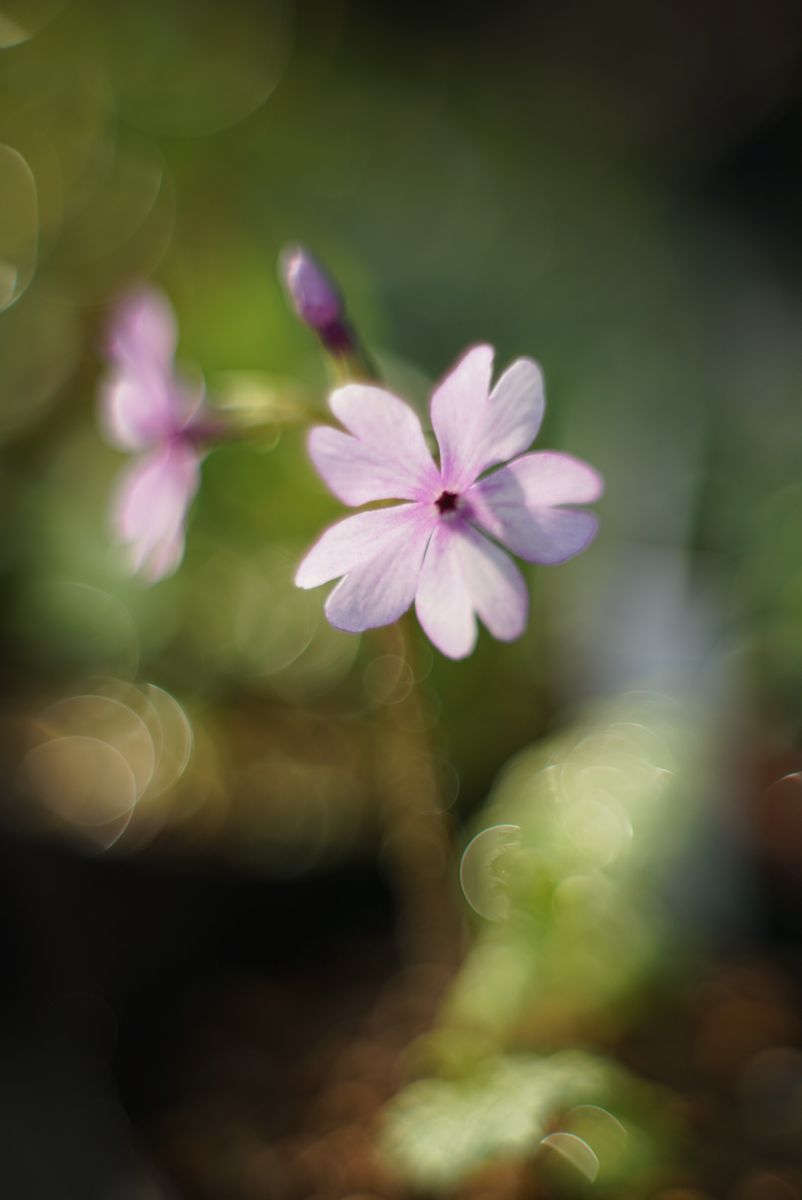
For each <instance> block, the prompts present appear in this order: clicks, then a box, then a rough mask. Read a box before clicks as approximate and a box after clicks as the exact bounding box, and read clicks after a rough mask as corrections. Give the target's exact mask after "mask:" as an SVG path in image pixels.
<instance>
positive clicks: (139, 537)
mask: <svg viewBox="0 0 802 1200" xmlns="http://www.w3.org/2000/svg"><path fill="white" fill-rule="evenodd" d="M199 482H200V455H199V454H198V452H197V451H196V450H195V449H194V448H193V447H192V446H190V445H188V444H186V443H182V442H174V443H170V444H168V445H165V446H161V447H159V449H157V450H155V451H153V452H152V453H150V454H147V455H144V456H142V457H141V458H139V459H137V460H136V461H135V462H134V463H133V464H132V465H131V467H129V469H128V470H127V471H125V472H124V473H123V475H122V477H121V479H120V482H119V484H118V488H117V494H116V498H115V503H114V507H113V512H112V519H113V522H114V527H115V532H116V534H117V537H118V538H119V540H120V541H121V542H123V543H125V544H126V545H127V547H128V551H129V561H130V566H131V570H132V571H134V572H142V574H143V575H145V576H146V577H147V578H148V579H149V580H150V581H151V582H155V581H156V580H157V579H161V578H163V577H164V576H165V575H167V574H169V573H170V571H172V570H175V568H176V567H177V566H178V563H179V562H180V560H181V557H182V554H183V547H184V524H185V521H186V514H187V509H188V508H189V505H190V503H191V502H192V499H193V497H194V495H195V493H196V491H197V490H198V484H199Z"/></svg>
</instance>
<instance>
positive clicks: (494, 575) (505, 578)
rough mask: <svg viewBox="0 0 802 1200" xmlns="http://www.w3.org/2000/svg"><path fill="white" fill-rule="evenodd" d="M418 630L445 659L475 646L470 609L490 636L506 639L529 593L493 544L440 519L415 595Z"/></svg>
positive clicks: (521, 623) (519, 624)
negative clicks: (446, 656)
mask: <svg viewBox="0 0 802 1200" xmlns="http://www.w3.org/2000/svg"><path fill="white" fill-rule="evenodd" d="M415 607H416V611H417V614H418V620H419V621H420V623H421V625H422V626H423V629H424V631H425V632H426V634H427V635H428V637H429V638H430V639H431V641H432V642H433V643H434V644H435V646H437V648H438V650H441V651H442V652H443V654H446V655H448V657H449V658H465V657H466V656H467V655H468V654H470V653H471V651H472V650H473V648H474V645H475V644H476V620H475V617H474V613H476V614H477V615H478V616H479V617H480V618H481V620H482V622H483V623H484V624H485V625H486V626H487V628H488V629H489V630H490V632H491V633H492V634H493V636H494V637H497V638H499V639H500V640H501V641H505V642H509V641H513V640H514V639H515V638H518V637H520V636H521V634H522V633H523V631H524V629H525V628H526V619H527V616H528V612H529V593H528V591H527V587H526V583H525V581H524V578H523V576H522V575H521V572H520V571H519V570H518V568H517V567H516V566H515V564H514V563H513V562H512V560H511V559H510V558H508V556H507V555H506V554H505V553H504V552H503V551H502V550H499V548H498V546H494V545H493V544H492V542H489V541H488V540H487V538H485V537H482V535H481V534H480V533H477V531H476V530H475V529H472V528H471V526H470V525H468V524H466V523H464V522H461V521H450V520H449V521H441V522H440V524H439V525H438V527H437V529H436V530H435V532H434V534H433V535H432V539H431V541H430V543H429V548H428V550H427V551H426V558H425V559H424V563H423V570H422V571H421V577H420V583H419V584H418V592H417V596H416V597H415Z"/></svg>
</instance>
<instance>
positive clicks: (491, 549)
mask: <svg viewBox="0 0 802 1200" xmlns="http://www.w3.org/2000/svg"><path fill="white" fill-rule="evenodd" d="M457 546H458V553H459V559H460V563H461V566H462V574H463V578H464V580H465V586H466V588H467V589H468V594H469V596H470V598H471V603H472V604H473V607H474V609H475V610H476V613H477V615H478V616H479V618H480V619H481V621H482V623H483V624H484V625H486V626H487V628H488V629H489V630H490V632H491V633H492V634H493V637H495V638H498V639H499V641H502V642H513V641H515V639H516V638H519V637H520V636H521V634H522V633H523V631H524V630H525V629H526V621H527V617H528V616H529V589H528V588H527V586H526V581H525V579H524V577H523V575H522V574H521V572H520V571H519V570H518V568H517V567H516V565H515V563H514V562H513V561H512V559H511V558H510V557H509V556H508V555H507V554H505V553H504V551H503V550H499V548H498V546H494V545H493V543H492V542H489V541H488V540H487V538H486V537H482V535H481V534H480V533H478V532H477V531H476V530H475V529H472V528H471V526H470V525H465V526H464V527H463V528H462V529H461V530H460V532H459V535H458V539H457Z"/></svg>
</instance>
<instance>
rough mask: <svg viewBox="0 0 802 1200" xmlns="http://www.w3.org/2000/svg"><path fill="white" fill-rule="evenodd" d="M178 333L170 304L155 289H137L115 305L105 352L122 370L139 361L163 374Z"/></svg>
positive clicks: (170, 358) (169, 362)
mask: <svg viewBox="0 0 802 1200" xmlns="http://www.w3.org/2000/svg"><path fill="white" fill-rule="evenodd" d="M177 340H178V331H177V326H176V320H175V313H174V312H173V309H172V306H171V305H170V302H169V301H168V300H167V298H166V296H165V295H164V294H163V293H162V292H160V291H158V290H157V289H156V288H151V287H141V288H138V289H137V290H136V291H134V292H130V293H129V294H128V295H127V296H124V297H123V299H122V300H121V301H120V302H119V303H118V305H117V307H116V309H115V310H114V313H113V314H112V319H111V323H110V327H109V332H108V339H107V352H108V355H109V357H110V358H111V359H113V360H114V361H115V362H117V363H120V364H121V365H124V366H133V367H135V368H138V367H139V366H140V365H141V364H142V362H143V361H146V362H148V363H149V364H151V365H153V366H155V367H160V368H161V369H162V370H167V369H168V368H169V366H170V364H171V363H172V360H173V355H174V354H175V347H176V342H177Z"/></svg>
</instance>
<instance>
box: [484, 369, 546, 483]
mask: <svg viewBox="0 0 802 1200" xmlns="http://www.w3.org/2000/svg"><path fill="white" fill-rule="evenodd" d="M545 404H546V400H545V396H544V392H543V373H542V371H541V370H540V367H539V366H538V364H537V363H536V362H534V360H533V359H531V358H518V359H516V360H515V362H514V363H513V364H512V365H511V366H509V367H508V368H507V370H506V371H505V372H504V374H503V375H502V376H501V378H500V379H499V381H498V383H497V384H496V386H495V387H494V388H493V391H492V392H491V393H490V400H489V402H488V405H487V409H486V412H485V419H484V422H483V424H482V428H481V431H480V436H479V439H478V445H477V447H476V459H475V461H474V462H473V463H471V468H470V471H471V477H470V482H471V483H472V482H473V480H474V479H476V477H477V476H478V475H480V474H481V473H482V471H485V470H487V468H488V467H492V466H495V465H496V464H497V463H502V462H508V461H509V459H511V458H514V457H515V455H516V454H522V453H523V452H524V450H527V449H528V448H529V446H531V445H532V442H533V441H534V440H535V438H536V437H537V433H538V430H539V429H540V424H541V422H542V420H543V409H544V407H545Z"/></svg>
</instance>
